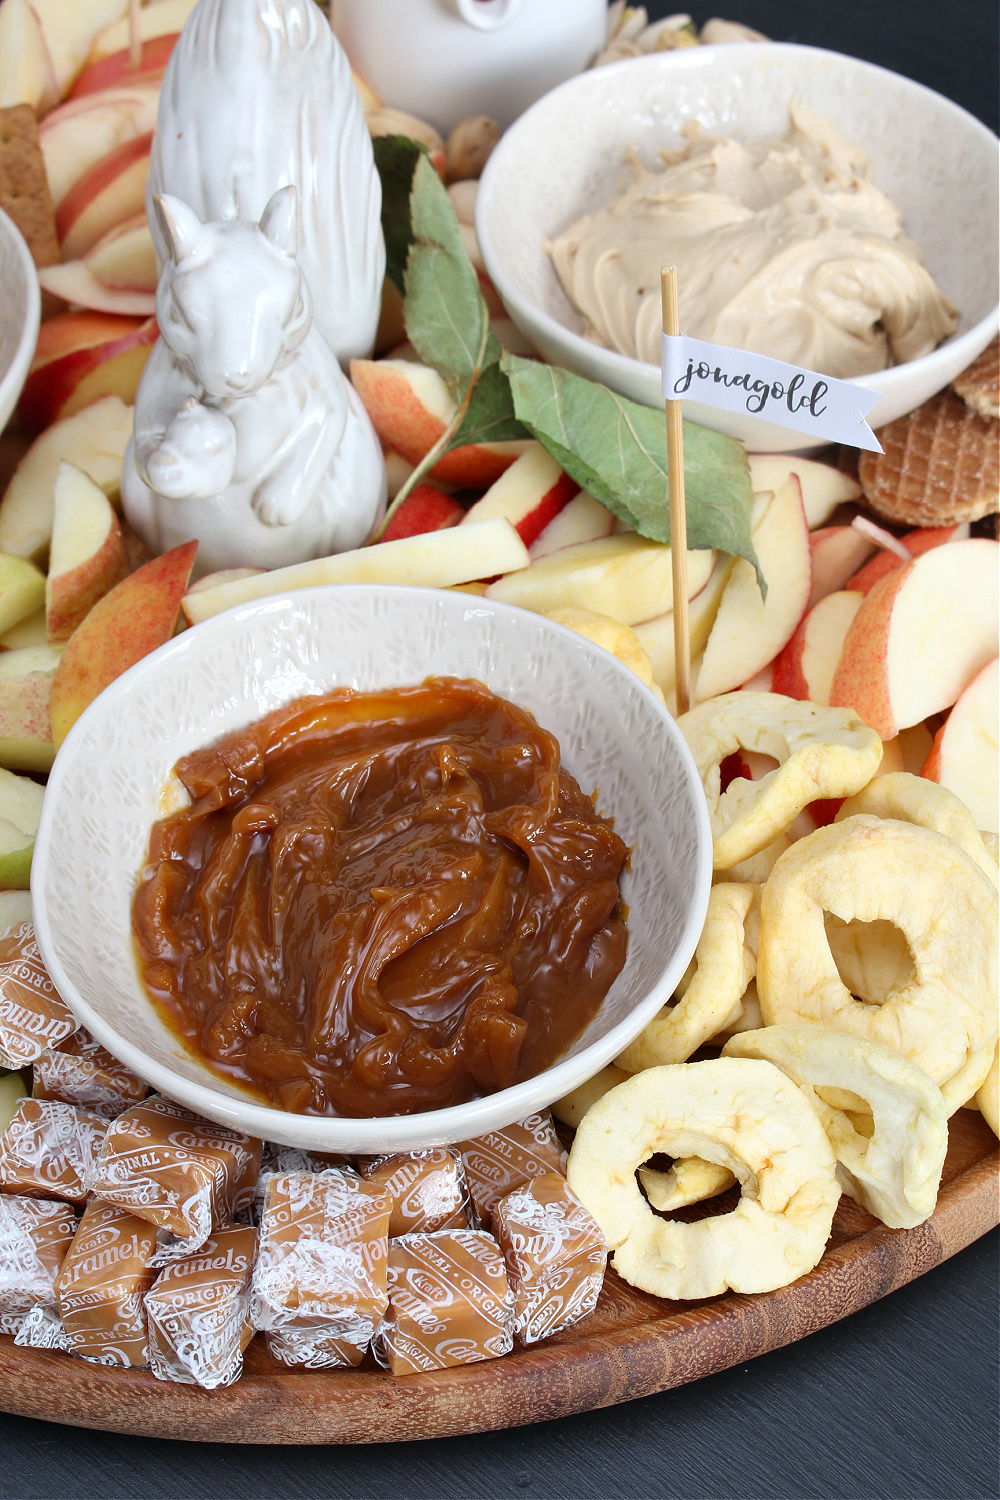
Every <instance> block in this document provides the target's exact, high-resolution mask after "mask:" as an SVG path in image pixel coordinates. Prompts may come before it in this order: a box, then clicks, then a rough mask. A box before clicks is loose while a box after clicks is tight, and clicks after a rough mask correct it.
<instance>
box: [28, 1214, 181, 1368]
mask: <svg viewBox="0 0 1000 1500" xmlns="http://www.w3.org/2000/svg"><path fill="white" fill-rule="evenodd" d="M155 1250H156V1230H155V1229H154V1228H153V1226H152V1225H151V1224H148V1223H147V1222H146V1220H145V1219H139V1218H137V1217H136V1216H135V1214H130V1213H125V1212H124V1211H123V1210H122V1209H120V1208H116V1207H115V1205H114V1204H113V1203H103V1202H102V1201H101V1199H100V1198H92V1199H91V1200H90V1202H89V1203H88V1204H87V1207H86V1208H85V1209H84V1211H83V1218H82V1219H81V1220H80V1227H79V1228H78V1229H77V1231H76V1235H75V1237H74V1239H73V1243H72V1244H71V1245H70V1247H69V1249H68V1250H67V1252H66V1258H65V1260H64V1261H63V1264H62V1270H61V1271H60V1272H59V1275H58V1277H57V1279H56V1300H57V1302H58V1304H59V1316H60V1317H61V1319H62V1326H63V1332H64V1334H65V1337H66V1347H67V1348H68V1349H69V1350H70V1351H71V1352H72V1353H73V1354H79V1355H80V1356H81V1357H82V1358H83V1359H90V1360H93V1361H94V1362H95V1363H96V1364H101V1365H140V1366H141V1365H145V1364H146V1363H147V1352H146V1316H145V1312H144V1310H143V1298H144V1297H145V1295H146V1293H147V1292H148V1291H149V1288H150V1287H151V1286H152V1284H153V1279H154V1277H155V1275H156V1272H155V1270H154V1269H153V1267H152V1265H151V1261H152V1259H153V1254H154V1252H155ZM50 1347H58V1346H57V1345H51V1346H50Z"/></svg>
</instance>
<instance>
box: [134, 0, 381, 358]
mask: <svg viewBox="0 0 1000 1500" xmlns="http://www.w3.org/2000/svg"><path fill="white" fill-rule="evenodd" d="M289 185H292V186H295V187H297V188H298V190H299V243H298V252H299V263H300V265H301V267H302V269H303V271H304V272H305V276H306V280H307V281H308V282H309V286H310V288H311V289H312V294H313V303H314V308H315V318H316V327H317V328H318V329H319V330H320V332H321V333H322V334H323V335H324V337H325V338H326V340H327V342H328V343H329V345H330V347H331V349H332V350H333V352H334V353H335V354H336V356H337V358H338V359H339V360H340V362H341V364H342V365H343V366H344V367H345V368H346V366H347V364H348V362H349V361H350V360H351V359H352V358H356V357H363V356H366V355H368V354H370V352H371V349H372V345H373V343H374V341H375V329H376V327H377V325H378V318H379V309H380V306H381V298H382V281H383V276H384V274H385V245H384V243H383V239H382V225H381V208H382V186H381V183H380V181H379V176H378V172H377V171H376V169H375V159H374V156H373V153H372V143H371V137H370V135H369V133H368V127H367V125H366V124H365V116H364V109H363V108H362V104H361V99H360V97H359V95H358V91H357V89H356V88H355V87H354V83H353V80H352V78H351V68H350V64H349V62H348V60H347V56H346V54H345V52H344V50H343V48H342V47H341V45H340V43H339V42H338V41H337V39H336V37H335V36H334V35H333V32H332V31H331V29H330V25H329V23H328V21H327V20H326V17H325V16H324V15H323V13H322V11H320V10H319V8H318V7H317V6H316V5H315V4H313V0H199V3H198V4H197V5H196V6H195V8H194V10H193V11H192V12H191V15H190V16H189V17H188V20H187V22H186V24H185V26H184V30H183V31H182V33H181V37H180V40H179V42H178V43H177V45H176V47H175V48H174V50H173V53H172V54H171V57H170V62H169V63H168V65H167V70H166V74H165V75H164V79H163V87H162V90H161V93H160V104H159V113H158V117H157V127H156V134H155V136H154V139H153V149H152V155H151V158H150V167H149V177H148V180H147V186H146V208H147V216H148V218H149V223H150V228H151V229H152V232H153V240H154V242H155V244H156V249H157V255H158V257H159V259H160V263H161V265H162V262H163V260H164V258H165V256H166V253H167V247H166V245H165V243H164V241H163V237H162V234H161V233H160V229H159V225H158V223H157V220H156V216H155V214H154V212H153V206H152V205H153V199H154V198H155V197H156V196H158V195H159V194H162V193H169V194H170V195H171V196H172V197H175V198H180V200H181V201H182V202H183V203H186V204H188V205H189V206H190V207H191V208H193V209H194V211H195V213H196V214H197V215H198V217H199V218H200V219H202V220H203V221H206V222H207V221H209V220H214V219H236V218H242V219H252V220H254V221H257V220H258V219H259V218H260V216H261V214H262V213H263V212H264V207H265V205H266V204H267V202H268V201H269V199H270V197H271V195H272V193H274V192H275V191H276V189H277V188H279V187H285V186H289Z"/></svg>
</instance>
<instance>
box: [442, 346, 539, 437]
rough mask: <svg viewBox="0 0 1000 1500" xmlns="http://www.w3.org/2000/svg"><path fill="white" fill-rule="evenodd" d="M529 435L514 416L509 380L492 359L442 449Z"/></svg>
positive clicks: (474, 387)
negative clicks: (459, 420)
mask: <svg viewBox="0 0 1000 1500" xmlns="http://www.w3.org/2000/svg"><path fill="white" fill-rule="evenodd" d="M530 437H531V433H530V432H529V431H528V429H527V427H525V426H524V424H523V422H519V421H518V420H517V417H516V416H515V415H514V400H513V397H512V395H511V390H510V382H509V381H508V379H507V377H506V375H505V374H504V372H503V370H502V369H501V368H500V364H499V361H494V363H493V364H489V365H487V366H486V368H485V370H484V371H483V373H482V374H481V375H480V377H479V379H478V380H477V381H476V383H475V385H474V386H473V388H472V393H471V395H470V398H469V404H468V406H467V407H466V410H465V415H464V417H463V418H462V423H461V426H460V427H459V428H458V429H457V430H456V431H455V432H454V433H453V435H452V437H451V439H450V440H449V443H448V447H447V449H446V450H445V451H446V452H450V451H451V450H452V448H463V447H465V446H466V445H467V444H468V443H504V442H511V441H516V440H517V439H519V438H520V439H523V438H530Z"/></svg>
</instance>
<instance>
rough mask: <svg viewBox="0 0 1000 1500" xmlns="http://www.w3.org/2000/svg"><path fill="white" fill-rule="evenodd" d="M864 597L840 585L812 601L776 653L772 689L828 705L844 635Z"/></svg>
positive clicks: (822, 705) (790, 696) (789, 696)
mask: <svg viewBox="0 0 1000 1500" xmlns="http://www.w3.org/2000/svg"><path fill="white" fill-rule="evenodd" d="M863 598H864V595H863V594H854V593H849V592H847V591H846V590H843V589H841V590H838V591H837V592H836V593H834V594H827V595H826V596H825V598H823V599H821V600H820V601H819V603H818V604H814V605H813V607H812V609H811V610H810V611H809V613H808V614H807V615H806V617H805V619H804V620H802V621H801V622H800V623H799V625H798V626H797V628H796V630H795V633H794V635H793V636H792V638H791V640H790V641H789V642H788V644H787V646H785V647H784V649H783V650H782V651H780V652H779V653H778V655H777V656H776V657H775V660H774V670H773V672H772V676H771V692H772V693H784V695H785V697H786V698H807V699H808V700H809V702H810V703H818V704H820V706H821V707H823V708H826V707H828V705H829V702H830V689H831V688H832V687H833V676H834V673H835V672H836V670H837V664H838V662H839V661H840V653H841V651H842V650H843V647H844V638H845V636H846V635H847V631H848V629H849V627H850V624H851V621H852V620H853V619H854V616H855V615H856V614H857V612H858V610H859V609H860V608H861V603H862V600H863Z"/></svg>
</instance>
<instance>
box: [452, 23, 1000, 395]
mask: <svg viewBox="0 0 1000 1500" xmlns="http://www.w3.org/2000/svg"><path fill="white" fill-rule="evenodd" d="M765 50H766V54H767V55H768V56H773V54H774V52H775V51H779V52H781V53H783V54H785V55H788V54H792V55H805V56H807V57H810V58H817V59H818V58H836V59H837V61H838V62H848V63H851V64H853V65H854V66H856V67H857V68H858V69H860V70H861V71H862V72H864V73H870V74H875V75H879V76H884V77H886V78H891V79H893V80H894V81H898V82H902V83H903V84H904V85H906V86H908V87H909V88H912V89H915V90H917V91H918V92H919V93H921V94H925V95H927V97H928V98H929V99H933V100H934V101H935V103H936V104H937V105H944V106H946V108H947V109H948V110H950V111H953V112H954V114H955V115H956V116H957V117H959V118H961V119H962V120H963V121H965V122H966V123H967V124H968V125H971V126H974V127H975V128H976V129H977V130H978V131H980V132H981V133H982V134H983V135H984V136H986V137H988V139H989V140H990V141H992V142H993V143H994V144H995V145H997V146H998V147H1000V140H998V138H997V136H996V135H994V133H993V131H992V130H991V129H990V128H989V126H988V125H985V124H984V123H983V121H982V120H979V119H977V118H976V116H975V115H974V114H971V113H970V111H969V110H967V109H965V108H963V106H962V105H961V104H956V103H955V101H954V100H953V99H949V98H948V97H947V95H946V94H940V93H938V91H937V90H936V89H932V88H928V86H927V84H925V83H918V82H917V80H916V79H915V78H907V76H906V74H905V73H896V72H893V70H892V69H891V68H883V67H882V66H880V64H878V63H873V62H867V61H866V60H865V59H864V58H860V57H852V56H851V55H850V54H849V53H847V52H834V51H833V50H832V49H830V48H828V47H809V46H806V45H805V44H804V43H802V42H766V43H761V42H729V43H726V44H725V45H723V44H720V43H716V44H715V45H714V46H704V47H702V46H699V47H680V48H675V49H674V50H672V51H666V52H651V53H648V54H647V55H645V56H643V57H626V58H622V59H620V60H619V61H618V62H614V63H607V64H605V65H604V66H603V67H601V68H599V69H592V70H587V71H585V72H583V73H577V74H576V75H575V76H574V77H573V78H568V79H567V80H566V82H565V83H561V84H559V85H558V86H557V87H556V88H554V89H550V91H549V92H548V93H547V94H543V95H542V97H541V99H538V100H536V102H535V103H534V104H533V105H531V107H530V108H529V109H526V110H525V112H524V114H523V115H520V116H519V117H518V118H517V120H515V122H514V124H513V125H511V127H510V128H509V130H506V131H505V132H504V135H503V137H502V138H501V140H500V143H499V145H498V146H497V148H496V150H495V151H494V152H493V153H492V154H491V156H490V159H489V161H487V163H486V166H485V167H484V168H483V174H482V177H481V179H480V190H479V193H478V194H477V196H476V239H477V241H478V244H479V248H480V253H481V254H482V257H483V262H484V264H485V266H486V271H487V274H488V275H489V278H490V280H491V281H492V282H493V284H494V286H495V287H496V289H497V292H498V293H499V295H500V299H501V301H502V302H503V303H504V304H507V303H508V302H512V303H514V304H515V306H517V307H518V308H519V309H520V308H525V309H528V310H529V312H530V316H531V317H532V318H533V319H534V320H535V321H536V322H537V323H538V324H539V326H540V327H542V328H544V330H545V332H546V333H547V334H548V335H549V336H550V337H551V338H553V339H554V340H555V341H556V342H558V341H561V340H563V339H571V340H573V345H574V347H579V348H580V350H581V352H585V351H587V350H590V349H596V350H598V351H599V352H600V355H601V358H602V361H603V362H606V364H607V367H608V368H609V369H610V370H613V371H616V372H617V371H621V372H622V374H623V375H626V374H628V375H631V374H633V373H634V372H635V371H636V369H641V370H652V369H655V368H656V366H655V365H650V364H647V362H646V361H645V360H642V359H633V358H632V357H631V356H630V355H628V354H621V353H619V351H618V350H617V349H606V348H605V347H604V345H603V344H593V343H592V342H591V340H589V339H585V338H584V337H583V335H582V334H581V333H577V332H576V330H575V329H572V328H568V327H567V326H566V324H565V323H562V322H560V320H559V319H558V318H554V317H553V316H552V314H551V313H548V312H545V310H544V309H543V308H540V307H539V306H538V305H537V303H535V302H533V301H531V300H530V299H529V298H528V297H526V296H525V295H524V293H523V292H522V291H521V290H520V289H519V288H518V287H516V286H514V285H513V283H512V282H511V280H510V279H509V277H508V276H507V273H506V271H505V269H504V265H503V261H502V260H501V259H500V258H499V257H498V256H497V255H496V254H495V252H494V250H493V244H492V241H491V240H490V237H489V233H488V231H486V230H485V226H484V220H485V215H486V208H485V204H486V203H487V201H488V198H489V186H490V183H491V182H492V180H493V177H494V176H496V175H497V173H498V171H499V168H500V164H502V161H503V156H502V152H503V147H504V144H505V142H506V141H507V140H508V138H511V137H513V136H514V135H515V134H516V133H517V132H519V131H520V130H521V128H522V126H524V125H525V124H526V123H528V122H530V121H531V117H532V115H533V114H535V113H536V111H537V112H539V113H540V112H541V110H542V109H543V108H544V106H545V105H547V104H548V102H549V101H550V100H551V99H553V98H554V97H555V96H556V95H557V94H563V93H568V92H570V91H571V90H572V89H573V88H577V87H579V86H580V82H581V80H582V79H590V78H591V77H592V76H594V75H605V76H609V77H614V76H616V75H618V74H621V73H622V72H623V71H624V70H625V69H636V68H646V69H647V70H648V71H650V72H652V71H653V70H654V69H660V68H667V69H669V68H675V67H676V68H693V67H697V66H699V65H701V64H703V63H705V64H707V63H708V62H709V61H711V60H714V59H716V58H718V57H719V56H723V57H726V58H736V59H740V58H749V57H754V56H756V57H758V58H761V54H762V53H764V52H765ZM761 60H762V59H761ZM631 76H633V77H634V76H635V74H634V72H633V73H632V75H631ZM481 215H482V217H481ZM998 323H1000V300H998V302H997V305H996V306H995V307H993V308H992V309H991V310H990V311H989V312H988V313H986V314H985V316H984V317H982V318H980V319H979V321H978V323H975V324H973V326H972V327H971V328H967V329H966V330H965V332H964V333H960V334H953V335H952V337H951V338H950V339H945V341H944V342H943V343H941V344H938V346H937V348H935V349H932V350H931V352H930V353H929V354H924V355H922V356H921V357H920V359H911V360H907V361H905V362H904V363H903V364H901V365H891V366H889V368H888V369H885V370H875V371H873V372H872V373H871V374H868V375H854V376H851V377H850V380H851V384H852V385H858V386H863V387H864V388H866V389H868V390H879V391H881V392H882V394H885V393H886V388H888V390H890V391H891V390H892V388H893V386H894V385H895V384H896V383H897V382H898V381H900V380H902V379H903V372H907V373H910V372H912V371H913V370H928V369H933V367H934V363H935V362H936V361H939V362H940V363H944V361H945V359H947V357H948V355H949V354H951V353H953V352H954V351H956V350H959V349H963V350H964V349H965V348H968V350H969V360H970V361H971V360H973V359H975V358H976V355H977V354H979V353H981V352H982V350H983V349H984V348H985V347H986V345H987V344H988V343H989V341H990V339H991V337H992V336H993V334H995V332H996V330H997V325H998ZM595 378H596V377H595Z"/></svg>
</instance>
